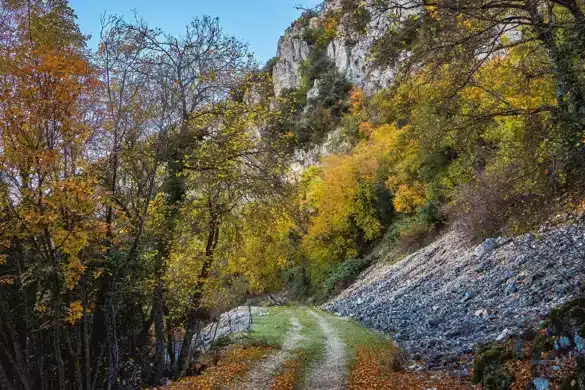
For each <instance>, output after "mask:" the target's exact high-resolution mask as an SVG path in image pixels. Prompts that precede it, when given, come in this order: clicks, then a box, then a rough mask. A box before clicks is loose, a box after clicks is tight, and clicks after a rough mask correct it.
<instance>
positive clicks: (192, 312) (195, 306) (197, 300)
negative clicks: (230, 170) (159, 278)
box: [177, 216, 219, 377]
mask: <svg viewBox="0 0 585 390" xmlns="http://www.w3.org/2000/svg"><path fill="white" fill-rule="evenodd" d="M209 226H210V228H209V234H208V236H207V244H206V247H205V262H204V263H203V267H202V269H201V273H200V274H199V278H198V282H197V287H196V291H195V293H194V294H193V297H192V298H191V307H190V309H189V310H188V311H187V313H186V318H187V329H186V331H185V336H184V337H183V343H182V345H181V353H180V355H179V362H178V371H177V374H178V376H179V377H183V376H185V375H186V374H187V369H188V368H189V360H190V354H191V344H192V342H193V337H194V336H195V334H196V332H197V327H198V325H199V323H200V322H202V320H203V319H204V317H205V316H206V312H205V310H203V309H201V307H200V306H201V300H202V299H203V289H204V288H205V281H206V280H207V277H208V276H209V271H210V269H211V265H212V264H213V254H214V252H215V248H216V247H217V243H218V241H219V223H218V221H217V219H216V218H214V217H213V216H212V218H211V222H210V225H209Z"/></svg>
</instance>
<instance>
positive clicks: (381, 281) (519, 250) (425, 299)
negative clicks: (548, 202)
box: [323, 222, 585, 369]
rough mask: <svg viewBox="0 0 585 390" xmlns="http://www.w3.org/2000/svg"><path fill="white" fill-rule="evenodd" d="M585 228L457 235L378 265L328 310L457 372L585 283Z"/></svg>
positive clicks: (416, 356) (536, 320) (417, 356)
mask: <svg viewBox="0 0 585 390" xmlns="http://www.w3.org/2000/svg"><path fill="white" fill-rule="evenodd" d="M584 244H585V224H584V223H583V222H581V223H578V224H572V225H566V226H562V227H555V228H549V229H548V230H544V229H542V231H541V232H540V233H539V234H538V235H533V234H526V235H523V236H520V237H517V238H514V239H504V238H496V239H488V240H486V241H485V242H484V243H483V244H481V245H480V246H478V247H476V248H473V247H471V246H470V245H469V244H467V243H466V242H465V241H464V240H463V239H461V238H460V237H459V235H458V234H457V233H456V232H451V233H449V234H446V235H445V236H444V237H443V238H441V239H439V240H438V241H436V242H434V243H433V244H431V245H430V246H428V247H426V248H424V249H422V250H420V251H418V252H416V253H414V254H412V255H410V256H408V257H406V258H404V259H403V260H401V261H399V262H397V263H395V264H392V265H390V264H384V263H383V262H382V263H378V264H377V265H374V266H372V267H371V268H370V269H369V270H368V271H366V272H365V273H364V274H363V275H362V277H361V279H360V280H359V281H357V282H356V283H355V284H354V285H353V286H351V287H350V288H348V289H347V290H345V291H344V292H342V293H341V294H340V295H339V296H338V297H336V298H335V299H333V300H332V301H330V302H328V303H327V304H325V305H324V306H323V307H324V309H326V310H328V311H330V312H333V313H335V314H337V315H339V316H348V317H352V318H353V319H355V320H357V321H358V322H360V323H361V324H363V325H365V326H367V327H370V328H374V329H377V330H379V331H382V332H385V333H389V334H392V335H393V336H394V339H395V340H396V342H397V343H398V344H399V345H400V346H401V347H403V348H405V349H406V350H407V351H409V352H410V353H411V354H412V357H413V358H414V359H415V360H419V359H420V360H424V361H426V362H427V363H428V367H429V368H439V367H441V368H444V367H450V368H453V369H458V368H460V366H459V363H458V361H459V359H460V358H461V356H464V355H466V354H468V353H470V352H471V351H472V348H473V347H474V346H475V345H476V344H481V343H487V342H492V341H503V340H505V339H506V338H508V337H510V336H512V335H520V334H521V333H522V332H523V330H525V329H528V328H533V327H535V326H538V325H539V323H540V321H542V319H543V318H544V317H545V316H546V315H547V314H548V313H549V312H550V311H551V309H553V308H555V307H557V306H559V305H561V304H564V303H566V302H567V301H569V300H570V299H571V298H573V297H574V295H575V294H576V293H577V291H578V290H579V288H580V286H581V284H582V283H583V280H584V279H585V275H584V269H585V263H584V260H585V245H584Z"/></svg>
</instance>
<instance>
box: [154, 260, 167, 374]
mask: <svg viewBox="0 0 585 390" xmlns="http://www.w3.org/2000/svg"><path fill="white" fill-rule="evenodd" d="M159 256H160V254H159ZM155 283H156V285H155V288H154V296H153V302H152V317H153V320H154V337H155V351H154V378H153V381H154V384H159V383H160V381H161V379H162V378H163V375H164V370H165V360H166V356H165V324H164V321H165V311H164V303H163V299H164V297H163V281H162V275H161V271H159V272H157V275H156V281H155Z"/></svg>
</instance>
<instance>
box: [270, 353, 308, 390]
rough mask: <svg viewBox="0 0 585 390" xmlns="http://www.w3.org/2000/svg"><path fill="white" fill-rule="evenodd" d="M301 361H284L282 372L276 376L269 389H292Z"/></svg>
mask: <svg viewBox="0 0 585 390" xmlns="http://www.w3.org/2000/svg"><path fill="white" fill-rule="evenodd" d="M300 365H301V363H300V362H299V361H298V360H294V359H291V360H287V361H285V362H284V367H283V370H282V372H281V373H280V374H279V375H278V376H277V377H276V379H275V380H274V383H273V384H272V386H270V390H293V389H294V388H295V384H296V382H297V372H298V369H299V367H300Z"/></svg>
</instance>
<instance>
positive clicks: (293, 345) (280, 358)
mask: <svg viewBox="0 0 585 390" xmlns="http://www.w3.org/2000/svg"><path fill="white" fill-rule="evenodd" d="M290 321H291V328H290V329H289V330H288V332H287V333H286V336H285V341H284V344H283V345H282V349H281V350H280V351H278V352H275V353H272V354H270V355H268V356H267V357H266V358H265V359H264V360H262V361H261V362H260V363H259V364H258V365H256V366H255V367H252V369H251V370H250V371H249V372H248V375H247V376H246V377H245V378H244V379H243V380H242V381H238V382H237V383H236V384H235V386H234V389H238V390H240V389H241V390H260V389H269V388H270V385H271V384H272V382H274V375H275V373H277V372H279V371H280V370H281V369H282V366H283V364H284V362H285V361H286V360H287V359H289V358H290V357H291V356H292V352H293V351H294V350H295V349H297V347H298V343H299V341H301V339H302V336H301V329H302V325H301V323H300V322H299V320H298V319H297V318H296V317H294V316H293V317H291V320H290Z"/></svg>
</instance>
